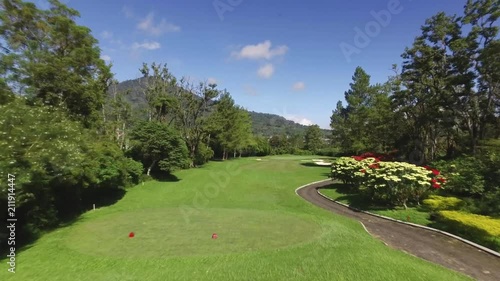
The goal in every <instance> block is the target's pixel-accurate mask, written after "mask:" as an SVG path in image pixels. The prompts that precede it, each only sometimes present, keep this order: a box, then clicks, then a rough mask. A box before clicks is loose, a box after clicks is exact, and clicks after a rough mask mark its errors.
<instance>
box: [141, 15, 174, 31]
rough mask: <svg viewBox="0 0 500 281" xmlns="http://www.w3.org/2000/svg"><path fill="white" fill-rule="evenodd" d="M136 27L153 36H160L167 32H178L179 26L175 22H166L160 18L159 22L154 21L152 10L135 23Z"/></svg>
mask: <svg viewBox="0 0 500 281" xmlns="http://www.w3.org/2000/svg"><path fill="white" fill-rule="evenodd" d="M137 29H139V30H142V31H145V32H146V33H149V34H151V35H153V36H160V35H162V34H164V33H168V32H178V31H180V30H181V28H180V27H179V26H177V25H175V24H172V23H168V22H167V21H166V20H165V19H162V20H161V21H160V22H159V23H157V24H156V23H155V22H154V14H153V12H151V13H149V14H148V15H147V16H146V17H145V18H144V19H142V20H141V21H140V22H139V23H138V24H137Z"/></svg>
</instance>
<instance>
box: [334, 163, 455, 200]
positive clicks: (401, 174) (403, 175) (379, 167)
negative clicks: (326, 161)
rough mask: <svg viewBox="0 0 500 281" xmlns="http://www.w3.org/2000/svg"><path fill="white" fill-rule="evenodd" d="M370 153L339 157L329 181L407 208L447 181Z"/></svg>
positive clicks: (424, 169) (435, 172)
mask: <svg viewBox="0 0 500 281" xmlns="http://www.w3.org/2000/svg"><path fill="white" fill-rule="evenodd" d="M374 156H379V155H376V154H373V153H365V154H363V155H360V156H353V157H341V158H339V159H337V161H335V162H334V163H333V164H332V174H331V176H332V178H333V179H338V180H341V181H343V182H344V183H348V184H352V185H355V186H357V187H358V188H359V189H360V191H363V192H365V193H367V194H368V195H369V196H370V197H371V198H372V199H376V200H380V201H386V202H389V203H392V204H395V205H402V206H404V207H405V208H406V204H407V202H408V201H414V202H416V203H417V204H419V203H420V200H421V199H422V198H423V197H424V195H425V194H426V193H428V192H429V191H430V190H432V189H439V188H441V187H442V186H443V185H444V184H445V183H446V179H445V178H444V177H443V176H442V175H441V173H440V171H438V170H436V169H433V168H430V167H419V166H416V165H414V164H409V163H405V162H385V161H381V160H380V159H379V158H377V157H374Z"/></svg>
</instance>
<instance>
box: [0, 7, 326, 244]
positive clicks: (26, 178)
mask: <svg viewBox="0 0 500 281" xmlns="http://www.w3.org/2000/svg"><path fill="white" fill-rule="evenodd" d="M49 6H50V7H49V8H48V9H46V10H42V9H39V8H38V7H37V6H36V5H35V4H34V3H31V2H25V1H22V0H2V1H1V2H0V21H1V22H0V36H1V40H0V41H1V44H2V45H1V46H0V47H1V48H0V52H1V57H0V135H1V137H0V150H1V151H2V154H1V158H0V177H2V178H4V179H7V175H8V174H12V175H15V177H16V180H15V195H16V216H17V218H18V225H17V226H18V228H17V231H16V233H17V239H18V240H17V241H18V242H21V241H26V239H29V238H31V237H35V236H37V235H38V234H39V233H40V232H42V231H44V230H47V229H50V228H51V227H55V226H57V225H59V224H60V223H62V222H65V221H68V220H71V219H73V218H74V217H75V216H77V215H78V214H80V213H81V212H83V211H85V210H87V209H89V208H91V207H92V206H93V205H94V204H96V205H97V207H99V206H102V205H105V204H108V203H112V202H114V201H116V200H118V199H119V198H120V196H123V194H124V189H125V188H126V187H129V186H133V185H135V184H137V183H139V182H140V181H141V180H145V179H147V178H148V177H149V176H165V175H167V176H168V175H169V174H171V173H172V172H173V171H175V170H176V169H182V168H189V167H194V166H198V165H202V164H204V163H206V162H207V161H208V160H209V159H212V158H214V157H217V158H220V159H223V160H225V159H228V158H231V157H233V158H234V157H241V156H247V155H259V156H264V155H269V154H276V153H293V152H294V151H295V150H296V149H299V150H300V149H304V148H308V149H311V151H314V150H317V149H319V148H320V146H321V145H320V142H321V140H320V137H319V136H320V134H321V132H320V131H318V130H319V127H317V126H316V127H314V130H313V132H311V133H308V135H310V136H309V138H306V141H305V142H304V135H293V136H291V137H290V136H286V135H285V139H286V141H285V144H283V147H284V148H285V149H284V150H282V151H278V150H277V149H276V147H274V146H273V145H272V143H273V142H272V141H270V140H269V136H264V135H258V134H254V133H253V132H252V130H253V127H252V118H251V116H250V113H249V112H248V111H247V110H245V109H244V108H242V107H240V106H237V105H236V104H235V102H234V100H233V99H232V97H231V95H230V94H229V93H228V92H227V91H225V90H219V89H217V85H215V84H207V83H199V84H193V83H191V82H189V81H187V80H186V79H177V78H176V77H175V76H174V75H172V73H170V71H169V69H168V68H167V66H166V65H165V64H157V63H152V64H146V63H145V64H143V65H142V67H141V68H140V69H139V72H140V73H141V74H142V76H143V77H142V78H141V79H139V80H138V81H137V82H138V83H139V87H137V88H136V89H134V93H133V95H134V96H135V99H137V100H138V101H141V102H142V104H140V105H139V106H138V105H137V104H133V103H130V95H131V91H128V90H127V89H123V87H121V86H120V83H118V81H116V80H115V79H114V78H113V74H112V73H111V71H110V69H111V65H107V64H106V63H105V62H104V61H103V60H102V59H101V58H100V49H99V46H98V41H97V40H96V39H95V38H94V37H93V36H92V35H91V31H90V29H88V28H87V27H84V26H80V25H78V24H76V22H75V18H77V17H79V13H78V12H77V11H76V10H74V9H71V8H69V7H67V6H66V5H64V4H62V3H60V2H59V1H58V0H49ZM308 130H309V129H308ZM280 147H281V144H280ZM291 148H292V149H291ZM144 174H145V175H144ZM8 188H9V186H5V185H4V186H2V187H1V188H0V205H1V208H2V210H3V211H2V212H1V215H0V219H1V220H4V221H5V220H6V218H7V216H8V214H7V213H6V210H7V207H6V206H7V203H8V202H7V198H8V196H7V195H8V193H9V190H8ZM4 239H6V229H2V230H0V243H4Z"/></svg>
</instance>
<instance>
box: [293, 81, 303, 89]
mask: <svg viewBox="0 0 500 281" xmlns="http://www.w3.org/2000/svg"><path fill="white" fill-rule="evenodd" d="M305 88H306V84H304V82H296V83H295V84H293V86H292V89H293V90H294V91H302V90H304V89H305Z"/></svg>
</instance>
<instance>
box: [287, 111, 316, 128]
mask: <svg viewBox="0 0 500 281" xmlns="http://www.w3.org/2000/svg"><path fill="white" fill-rule="evenodd" d="M283 117H285V119H287V120H290V121H293V122H295V123H299V124H301V125H305V126H310V125H314V123H313V121H311V120H309V119H307V118H305V117H302V116H298V115H293V114H285V115H283Z"/></svg>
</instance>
